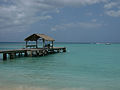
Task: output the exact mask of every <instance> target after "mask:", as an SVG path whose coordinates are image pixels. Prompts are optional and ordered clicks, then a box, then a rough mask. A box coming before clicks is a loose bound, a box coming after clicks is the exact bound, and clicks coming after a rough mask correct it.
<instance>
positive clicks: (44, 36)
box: [24, 34, 55, 41]
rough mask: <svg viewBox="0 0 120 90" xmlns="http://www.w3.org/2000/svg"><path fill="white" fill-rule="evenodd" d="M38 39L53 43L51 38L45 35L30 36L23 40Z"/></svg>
mask: <svg viewBox="0 0 120 90" xmlns="http://www.w3.org/2000/svg"><path fill="white" fill-rule="evenodd" d="M38 39H44V40H46V41H55V40H54V39H53V38H51V37H49V36H47V35H45V34H32V35H30V36H28V37H27V38H25V39H24V40H25V41H37V40H38Z"/></svg>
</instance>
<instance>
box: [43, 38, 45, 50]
mask: <svg viewBox="0 0 120 90" xmlns="http://www.w3.org/2000/svg"><path fill="white" fill-rule="evenodd" d="M43 48H45V40H44V39H43Z"/></svg>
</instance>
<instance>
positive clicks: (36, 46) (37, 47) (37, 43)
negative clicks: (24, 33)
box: [36, 40, 38, 48]
mask: <svg viewBox="0 0 120 90" xmlns="http://www.w3.org/2000/svg"><path fill="white" fill-rule="evenodd" d="M36 48H38V42H37V40H36Z"/></svg>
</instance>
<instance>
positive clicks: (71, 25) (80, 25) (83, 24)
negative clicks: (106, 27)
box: [51, 22, 102, 31]
mask: <svg viewBox="0 0 120 90" xmlns="http://www.w3.org/2000/svg"><path fill="white" fill-rule="evenodd" d="M101 26H102V24H100V23H95V22H77V23H67V24H60V25H55V26H54V27H52V28H51V31H57V30H71V29H72V30H75V29H97V28H99V27H101Z"/></svg>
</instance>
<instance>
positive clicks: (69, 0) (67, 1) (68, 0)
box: [46, 0, 108, 6]
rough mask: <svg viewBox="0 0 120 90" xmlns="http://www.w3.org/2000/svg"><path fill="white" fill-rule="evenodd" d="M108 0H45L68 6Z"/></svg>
mask: <svg viewBox="0 0 120 90" xmlns="http://www.w3.org/2000/svg"><path fill="white" fill-rule="evenodd" d="M106 1H108V0H46V2H49V3H51V4H57V5H65V6H66V5H68V6H76V5H86V4H88V5H90V4H95V3H99V2H106Z"/></svg>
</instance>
